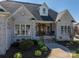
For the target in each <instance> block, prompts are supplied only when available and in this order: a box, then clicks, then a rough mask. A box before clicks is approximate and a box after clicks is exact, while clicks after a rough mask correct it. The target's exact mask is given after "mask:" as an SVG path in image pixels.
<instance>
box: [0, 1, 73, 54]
mask: <svg viewBox="0 0 79 59" xmlns="http://www.w3.org/2000/svg"><path fill="white" fill-rule="evenodd" d="M73 20H74V19H73V17H72V16H71V14H70V13H69V11H68V10H64V11H62V12H60V13H58V12H56V11H54V10H52V9H51V8H49V7H48V6H47V4H46V3H43V4H34V3H26V2H17V1H2V2H0V54H5V52H6V50H7V49H8V48H9V47H10V45H11V44H12V43H13V42H15V41H17V40H18V39H19V40H21V39H22V38H33V39H39V38H40V36H44V38H45V39H47V40H49V39H48V38H51V39H53V38H56V39H57V40H59V41H65V40H72V34H73Z"/></svg>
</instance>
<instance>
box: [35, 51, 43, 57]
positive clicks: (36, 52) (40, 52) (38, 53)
mask: <svg viewBox="0 0 79 59" xmlns="http://www.w3.org/2000/svg"><path fill="white" fill-rule="evenodd" d="M34 55H35V56H41V55H42V51H41V50H35V53H34Z"/></svg>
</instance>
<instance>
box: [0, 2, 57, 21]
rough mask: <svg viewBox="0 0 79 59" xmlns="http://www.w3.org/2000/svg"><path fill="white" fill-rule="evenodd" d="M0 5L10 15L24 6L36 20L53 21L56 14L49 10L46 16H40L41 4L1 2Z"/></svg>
mask: <svg viewBox="0 0 79 59" xmlns="http://www.w3.org/2000/svg"><path fill="white" fill-rule="evenodd" d="M0 5H2V6H3V7H4V8H5V9H6V10H8V11H9V12H10V13H14V12H15V11H16V10H17V9H18V8H19V7H20V6H22V5H24V6H25V7H26V8H27V9H28V10H29V11H30V12H31V13H32V14H33V15H34V16H35V17H36V19H37V20H47V21H55V20H56V17H57V14H58V13H57V12H56V11H54V10H52V9H49V10H48V16H40V14H39V7H40V6H41V4H34V3H27V2H18V1H2V2H0Z"/></svg>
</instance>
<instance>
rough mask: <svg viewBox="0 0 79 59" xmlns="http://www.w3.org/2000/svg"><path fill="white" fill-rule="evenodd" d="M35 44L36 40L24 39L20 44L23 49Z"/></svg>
mask: <svg viewBox="0 0 79 59" xmlns="http://www.w3.org/2000/svg"><path fill="white" fill-rule="evenodd" d="M33 45H34V42H33V41H32V40H23V41H21V42H20V44H19V48H20V49H21V50H26V49H29V48H31V47H32V46H33Z"/></svg>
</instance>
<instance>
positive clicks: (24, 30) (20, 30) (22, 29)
mask: <svg viewBox="0 0 79 59" xmlns="http://www.w3.org/2000/svg"><path fill="white" fill-rule="evenodd" d="M29 29H30V25H26V24H21V25H20V24H18V25H17V24H16V25H15V31H16V35H28V34H29V33H30V32H29V31H30V30H29Z"/></svg>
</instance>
